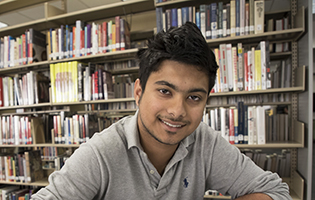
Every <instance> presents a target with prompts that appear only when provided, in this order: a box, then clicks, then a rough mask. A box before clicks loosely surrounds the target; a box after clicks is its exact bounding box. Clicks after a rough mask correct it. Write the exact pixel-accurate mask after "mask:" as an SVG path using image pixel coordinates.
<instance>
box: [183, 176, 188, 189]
mask: <svg viewBox="0 0 315 200" xmlns="http://www.w3.org/2000/svg"><path fill="white" fill-rule="evenodd" d="M187 178H188V177H186V178H185V179H184V180H183V182H184V188H188V184H189V182H188V179H187Z"/></svg>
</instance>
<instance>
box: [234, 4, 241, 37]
mask: <svg viewBox="0 0 315 200" xmlns="http://www.w3.org/2000/svg"><path fill="white" fill-rule="evenodd" d="M235 18H236V20H235V35H236V36H239V35H240V26H241V22H240V21H241V19H240V0H235Z"/></svg>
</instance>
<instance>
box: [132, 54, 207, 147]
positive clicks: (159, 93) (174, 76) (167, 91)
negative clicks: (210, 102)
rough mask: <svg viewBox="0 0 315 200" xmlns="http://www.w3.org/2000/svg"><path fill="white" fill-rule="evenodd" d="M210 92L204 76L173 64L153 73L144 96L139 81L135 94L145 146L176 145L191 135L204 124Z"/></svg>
mask: <svg viewBox="0 0 315 200" xmlns="http://www.w3.org/2000/svg"><path fill="white" fill-rule="evenodd" d="M208 89H209V78H208V76H207V75H206V74H205V73H204V72H202V71H200V70H198V69H197V68H196V67H195V66H191V65H187V64H183V63H179V62H176V61H170V60H165V61H163V62H162V64H161V66H160V68H159V70H158V71H156V72H153V73H151V75H150V76H149V78H148V81H147V84H146V87H145V91H144V92H143V91H142V88H141V85H140V81H139V79H138V80H137V81H136V84H135V92H134V94H135V99H136V102H137V105H138V107H139V115H138V128H139V132H140V137H141V140H142V142H147V144H148V143H150V144H152V143H154V144H163V145H177V144H178V143H179V142H180V141H182V140H183V139H184V138H185V137H187V136H188V135H190V134H191V133H192V132H193V131H194V130H195V129H196V128H197V126H198V125H199V123H200V121H201V118H202V115H203V109H204V107H205V105H206V102H207V98H208ZM139 100H140V101H139Z"/></svg>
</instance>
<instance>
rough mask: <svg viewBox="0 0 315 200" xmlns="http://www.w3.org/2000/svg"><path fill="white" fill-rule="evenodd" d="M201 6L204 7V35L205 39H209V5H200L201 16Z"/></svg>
mask: <svg viewBox="0 0 315 200" xmlns="http://www.w3.org/2000/svg"><path fill="white" fill-rule="evenodd" d="M203 6H205V19H206V20H205V33H206V39H211V35H212V34H211V6H210V5H201V6H200V9H201V15H203V13H204V11H203Z"/></svg>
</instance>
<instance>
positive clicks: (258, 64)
mask: <svg viewBox="0 0 315 200" xmlns="http://www.w3.org/2000/svg"><path fill="white" fill-rule="evenodd" d="M255 90H261V50H255Z"/></svg>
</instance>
